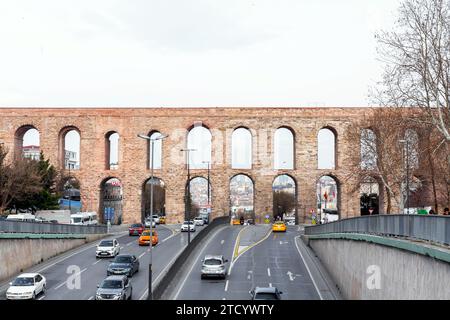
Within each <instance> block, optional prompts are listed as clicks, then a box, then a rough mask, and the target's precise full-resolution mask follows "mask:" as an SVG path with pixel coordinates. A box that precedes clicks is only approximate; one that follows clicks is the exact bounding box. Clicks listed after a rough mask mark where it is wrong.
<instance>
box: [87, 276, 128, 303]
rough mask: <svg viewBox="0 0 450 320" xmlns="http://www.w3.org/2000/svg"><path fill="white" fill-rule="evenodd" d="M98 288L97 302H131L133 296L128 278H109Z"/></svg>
mask: <svg viewBox="0 0 450 320" xmlns="http://www.w3.org/2000/svg"><path fill="white" fill-rule="evenodd" d="M97 288H98V289H97V293H96V294H95V300H131V296H132V294H133V287H132V286H131V283H130V282H129V280H128V277H127V276H109V277H107V278H106V279H105V280H103V281H102V283H101V284H100V285H98V286H97Z"/></svg>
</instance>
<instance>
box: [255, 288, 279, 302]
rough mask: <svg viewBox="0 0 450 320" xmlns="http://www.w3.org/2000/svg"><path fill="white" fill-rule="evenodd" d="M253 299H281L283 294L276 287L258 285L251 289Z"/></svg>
mask: <svg viewBox="0 0 450 320" xmlns="http://www.w3.org/2000/svg"><path fill="white" fill-rule="evenodd" d="M249 293H250V296H251V297H252V298H251V299H252V300H281V294H282V293H283V292H281V291H279V290H278V289H277V288H276V287H265V288H264V287H256V288H255V289H253V290H251V291H249Z"/></svg>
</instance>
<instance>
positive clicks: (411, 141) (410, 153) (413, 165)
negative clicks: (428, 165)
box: [404, 129, 419, 169]
mask: <svg viewBox="0 0 450 320" xmlns="http://www.w3.org/2000/svg"><path fill="white" fill-rule="evenodd" d="M405 141H406V143H405V144H404V147H405V152H406V157H405V165H408V166H409V168H410V169H418V168H419V135H418V134H417V132H416V131H415V130H414V129H406V131H405ZM406 162H407V163H406Z"/></svg>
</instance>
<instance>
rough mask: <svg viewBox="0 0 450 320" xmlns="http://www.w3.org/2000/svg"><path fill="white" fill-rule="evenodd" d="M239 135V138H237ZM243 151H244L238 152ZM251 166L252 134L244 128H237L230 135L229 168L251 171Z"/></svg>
mask: <svg viewBox="0 0 450 320" xmlns="http://www.w3.org/2000/svg"><path fill="white" fill-rule="evenodd" d="M238 135H240V137H239V136H238ZM238 149H244V150H238ZM252 164H253V134H252V131H251V130H250V129H249V128H248V127H245V126H238V127H236V128H234V129H233V132H232V133H231V167H232V168H233V169H251V168H252Z"/></svg>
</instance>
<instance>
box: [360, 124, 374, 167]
mask: <svg viewBox="0 0 450 320" xmlns="http://www.w3.org/2000/svg"><path fill="white" fill-rule="evenodd" d="M360 159H361V160H360V166H361V169H363V170H374V169H375V168H376V165H377V160H378V153H377V134H376V132H375V131H374V130H373V129H371V128H362V129H361V133H360Z"/></svg>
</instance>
